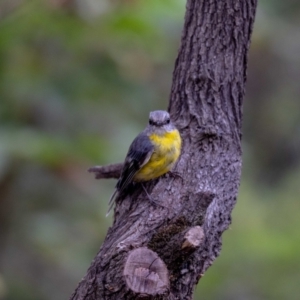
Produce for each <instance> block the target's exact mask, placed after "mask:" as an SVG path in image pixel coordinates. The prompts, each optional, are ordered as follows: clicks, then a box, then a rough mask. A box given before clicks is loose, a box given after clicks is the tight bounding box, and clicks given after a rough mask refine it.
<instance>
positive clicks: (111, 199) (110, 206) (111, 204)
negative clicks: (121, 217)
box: [106, 188, 119, 217]
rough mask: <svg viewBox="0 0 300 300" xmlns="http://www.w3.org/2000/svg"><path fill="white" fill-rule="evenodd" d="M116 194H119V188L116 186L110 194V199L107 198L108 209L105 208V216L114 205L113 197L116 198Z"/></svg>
mask: <svg viewBox="0 0 300 300" xmlns="http://www.w3.org/2000/svg"><path fill="white" fill-rule="evenodd" d="M118 194H119V190H118V189H117V188H116V189H115V191H114V192H113V194H112V195H111V197H110V199H109V202H108V210H107V213H106V217H107V216H108V215H109V213H110V211H111V210H112V208H113V207H114V204H115V199H116V198H117V196H118Z"/></svg>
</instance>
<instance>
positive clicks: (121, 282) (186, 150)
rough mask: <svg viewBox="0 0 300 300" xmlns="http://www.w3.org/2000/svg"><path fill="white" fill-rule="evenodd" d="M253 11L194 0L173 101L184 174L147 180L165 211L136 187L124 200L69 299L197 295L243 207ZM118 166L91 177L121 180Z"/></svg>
mask: <svg viewBox="0 0 300 300" xmlns="http://www.w3.org/2000/svg"><path fill="white" fill-rule="evenodd" d="M255 9H256V0H222V1H220V0H188V2H187V10H186V16H185V24H184V29H183V35H182V41H181V47H180V50H179V54H178V58H177V60H176V64H175V70H174V76H173V85H172V91H171V96H170V104H169V111H170V113H171V117H172V119H173V120H174V122H175V124H176V126H177V128H178V129H179V130H180V133H181V136H182V139H183V146H182V154H181V157H180V160H179V162H178V164H177V166H176V174H178V175H175V173H173V174H170V175H166V176H163V177H162V178H160V179H158V180H156V181H154V182H147V183H145V184H144V185H145V187H146V189H147V191H148V192H149V193H150V194H151V197H152V198H153V199H156V201H160V203H161V204H162V205H163V206H165V208H164V207H160V206H154V205H153V204H152V203H151V202H150V201H149V200H148V198H147V195H145V193H144V191H143V189H142V188H141V187H140V186H139V185H138V184H136V185H135V186H134V187H133V188H132V190H130V191H129V192H128V193H127V194H125V195H123V197H122V199H119V201H118V203H117V206H116V208H115V219H114V223H113V226H112V227H111V228H110V229H109V230H108V233H107V236H106V239H105V241H104V243H103V245H102V247H101V249H100V251H99V253H98V254H97V256H96V257H95V259H94V260H93V262H92V264H91V266H90V268H89V269H88V271H87V274H86V275H85V277H84V278H83V279H82V281H81V282H80V283H79V285H78V287H77V288H76V290H75V292H74V294H73V295H72V296H71V299H118V300H120V299H140V298H143V299H144V298H145V299H184V300H187V299H192V295H193V290H194V288H195V285H196V284H197V282H198V281H199V279H200V278H201V276H202V275H203V274H204V272H205V271H206V270H207V268H208V267H209V266H210V265H211V264H212V263H213V261H214V260H215V258H216V257H217V256H218V255H219V253H220V249H221V234H222V233H223V231H224V230H226V229H227V228H228V226H229V224H230V222H231V216H230V214H231V211H232V209H233V207H234V205H235V202H236V197H237V192H238V187H239V181H240V175H241V121H242V100H243V97H244V90H245V79H246V67H247V53H248V49H249V44H250V36H251V31H252V25H253V21H254V15H255ZM120 168H121V165H120V164H117V165H113V166H112V165H111V166H109V167H108V171H107V170H106V167H99V168H98V169H97V168H94V169H92V171H94V172H96V175H97V176H98V178H101V177H106V176H105V175H103V174H114V177H116V174H119V172H120ZM105 171H106V173H105ZM102 173H103V174H102ZM101 174H102V175H103V176H102V175H101Z"/></svg>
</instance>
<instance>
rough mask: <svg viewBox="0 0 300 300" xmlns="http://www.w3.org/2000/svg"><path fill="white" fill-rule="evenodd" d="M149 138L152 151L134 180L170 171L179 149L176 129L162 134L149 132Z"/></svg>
mask: <svg viewBox="0 0 300 300" xmlns="http://www.w3.org/2000/svg"><path fill="white" fill-rule="evenodd" d="M149 139H150V140H151V142H152V143H153V145H154V152H153V154H152V156H151V158H150V159H149V161H148V162H147V163H146V164H145V165H144V166H143V167H142V168H141V169H140V170H139V171H138V172H137V173H136V175H135V176H134V181H148V180H151V179H154V178H157V177H159V176H162V175H163V174H165V173H167V172H168V171H170V169H171V168H172V167H173V165H174V164H175V162H176V161H177V160H178V158H179V155H180V151H181V137H180V134H179V132H178V130H173V131H170V132H166V133H164V134H163V135H157V134H151V135H150V136H149Z"/></svg>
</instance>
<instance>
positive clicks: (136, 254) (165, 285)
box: [123, 247, 170, 296]
mask: <svg viewBox="0 0 300 300" xmlns="http://www.w3.org/2000/svg"><path fill="white" fill-rule="evenodd" d="M123 274H124V277H125V280H126V284H127V287H128V288H129V289H130V290H132V291H133V292H134V293H137V294H143V295H145V296H147V295H151V296H155V295H162V294H166V293H168V291H169V287H170V283H169V274H168V269H167V267H166V265H165V263H164V262H163V261H162V260H161V259H160V258H159V256H158V255H157V254H156V253H155V252H154V251H152V250H150V249H148V248H146V247H142V248H138V249H135V250H133V251H131V252H130V253H129V256H128V258H127V260H126V263H125V266H124V272H123Z"/></svg>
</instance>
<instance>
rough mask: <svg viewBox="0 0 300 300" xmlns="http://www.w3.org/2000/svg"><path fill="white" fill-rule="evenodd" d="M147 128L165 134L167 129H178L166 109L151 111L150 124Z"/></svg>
mask: <svg viewBox="0 0 300 300" xmlns="http://www.w3.org/2000/svg"><path fill="white" fill-rule="evenodd" d="M147 128H148V129H149V130H150V131H152V132H153V131H155V133H157V134H160V133H161V134H163V133H164V132H166V131H172V130H174V129H176V128H175V126H174V124H173V123H172V121H171V119H170V114H169V113H168V112H167V111H165V110H155V111H151V112H150V114H149V125H148V127H147Z"/></svg>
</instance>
